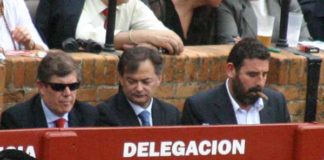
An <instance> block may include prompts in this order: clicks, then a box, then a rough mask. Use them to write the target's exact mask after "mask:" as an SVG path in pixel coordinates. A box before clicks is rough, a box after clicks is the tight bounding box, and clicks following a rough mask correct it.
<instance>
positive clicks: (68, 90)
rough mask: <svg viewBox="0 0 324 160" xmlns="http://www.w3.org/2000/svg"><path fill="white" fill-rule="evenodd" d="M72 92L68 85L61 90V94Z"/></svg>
mask: <svg viewBox="0 0 324 160" xmlns="http://www.w3.org/2000/svg"><path fill="white" fill-rule="evenodd" d="M71 93H72V91H71V90H70V88H69V87H68V86H66V87H65V89H64V90H63V94H64V95H65V96H67V95H70V94H71Z"/></svg>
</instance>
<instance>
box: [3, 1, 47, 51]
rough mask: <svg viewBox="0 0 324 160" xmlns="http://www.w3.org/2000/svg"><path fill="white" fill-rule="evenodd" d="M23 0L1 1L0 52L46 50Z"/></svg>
mask: <svg viewBox="0 0 324 160" xmlns="http://www.w3.org/2000/svg"><path fill="white" fill-rule="evenodd" d="M44 49H47V46H46V45H45V43H44V42H43V41H42V39H41V38H40V36H39V35H38V33H37V30H36V29H35V26H34V24H33V22H32V20H31V18H30V15H29V12H28V9H27V7H26V4H25V2H24V1H23V0H0V50H3V51H11V50H44Z"/></svg>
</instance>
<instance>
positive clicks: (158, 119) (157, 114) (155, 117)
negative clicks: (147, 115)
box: [152, 99, 165, 126]
mask: <svg viewBox="0 0 324 160" xmlns="http://www.w3.org/2000/svg"><path fill="white" fill-rule="evenodd" d="M164 117H165V115H164V112H162V110H161V107H160V106H159V105H158V104H157V103H156V99H154V100H153V104H152V121H153V126H158V125H163V122H164V120H163V119H164Z"/></svg>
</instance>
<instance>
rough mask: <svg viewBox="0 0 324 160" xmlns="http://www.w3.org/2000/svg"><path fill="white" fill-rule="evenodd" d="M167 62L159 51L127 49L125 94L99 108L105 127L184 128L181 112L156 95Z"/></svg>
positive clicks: (121, 66)
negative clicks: (166, 126) (168, 126)
mask: <svg viewBox="0 0 324 160" xmlns="http://www.w3.org/2000/svg"><path fill="white" fill-rule="evenodd" d="M162 68H163V59H162V57H161V56H160V55H159V54H158V52H157V51H156V50H153V49H149V48H144V47H135V48H131V49H127V50H125V51H124V53H123V54H122V56H121V58H120V61H119V63H118V78H119V82H120V84H121V88H122V89H121V91H120V92H119V93H117V94H116V95H114V96H113V97H111V98H109V99H108V100H106V101H105V102H103V103H101V104H99V105H98V106H97V108H98V111H99V124H98V125H101V126H159V125H177V124H180V112H179V111H178V109H177V108H176V107H174V106H172V105H171V104H168V103H166V102H163V101H161V100H159V99H157V98H154V97H153V95H154V93H155V90H156V89H157V87H158V86H159V85H160V83H161V79H162V75H161V74H162Z"/></svg>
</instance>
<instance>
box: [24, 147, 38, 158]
mask: <svg viewBox="0 0 324 160" xmlns="http://www.w3.org/2000/svg"><path fill="white" fill-rule="evenodd" d="M26 153H27V154H28V155H30V156H32V157H34V158H36V153H35V149H34V146H31V145H29V146H27V148H26Z"/></svg>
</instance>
